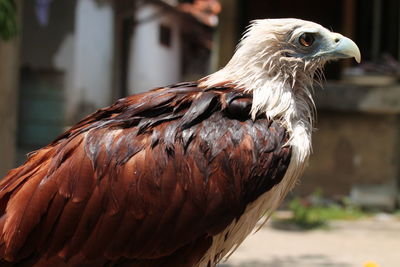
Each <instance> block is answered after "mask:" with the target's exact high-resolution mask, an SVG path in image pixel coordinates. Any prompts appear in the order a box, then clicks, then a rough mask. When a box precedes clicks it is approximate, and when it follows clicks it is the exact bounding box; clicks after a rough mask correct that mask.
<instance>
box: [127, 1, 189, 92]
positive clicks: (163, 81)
mask: <svg viewBox="0 0 400 267" xmlns="http://www.w3.org/2000/svg"><path fill="white" fill-rule="evenodd" d="M162 11H163V10H160V7H158V6H156V5H145V6H142V7H141V8H140V9H138V11H137V13H136V20H138V21H141V20H145V22H143V23H139V24H138V25H136V27H135V29H134V32H133V37H132V41H131V53H130V59H129V70H128V77H129V78H128V89H129V93H131V94H133V93H138V92H143V91H147V90H149V89H152V88H154V87H159V86H164V85H168V84H173V83H176V82H179V81H180V78H181V77H180V76H181V75H180V73H181V71H180V65H181V64H180V62H181V55H180V50H181V48H180V36H179V35H180V34H179V21H178V20H179V18H176V16H175V17H174V15H172V14H170V13H166V12H165V11H164V12H162ZM155 14H159V15H158V16H156V18H155V19H152V20H146V18H150V17H153V16H154V15H155ZM160 23H163V24H165V25H168V26H170V27H171V29H172V38H171V46H170V47H165V46H163V45H161V44H160V43H159V39H158V37H159V25H160Z"/></svg>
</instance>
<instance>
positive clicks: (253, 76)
mask: <svg viewBox="0 0 400 267" xmlns="http://www.w3.org/2000/svg"><path fill="white" fill-rule="evenodd" d="M234 59H235V57H234V58H233V59H232V60H233V61H234ZM232 60H231V62H230V63H229V64H228V65H227V66H226V67H225V68H223V69H221V70H220V71H218V72H216V73H214V74H211V75H210V76H208V77H207V78H206V79H204V80H203V81H202V84H201V85H202V86H205V87H213V86H215V85H220V84H227V83H230V84H231V85H232V86H236V87H238V88H242V89H243V88H244V89H245V90H246V91H248V92H251V93H252V94H253V105H252V109H251V115H252V117H253V119H255V118H256V116H257V115H259V114H261V113H264V114H265V115H266V116H267V117H268V118H270V119H272V120H276V121H279V122H280V123H281V124H282V125H283V126H284V127H285V128H286V129H287V130H288V132H289V134H290V140H289V143H288V145H290V146H292V158H293V162H295V163H297V164H299V165H302V164H303V163H304V162H305V161H306V159H307V158H308V156H309V155H310V153H311V132H312V128H313V118H314V110H315V107H314V102H313V100H312V97H311V93H310V89H309V88H312V82H313V76H314V73H315V70H313V69H309V68H304V66H303V68H302V71H297V69H299V68H288V70H284V69H282V68H280V69H279V70H280V71H276V70H275V69H272V68H271V67H270V68H269V69H268V71H266V70H265V67H266V64H263V66H259V65H257V64H256V63H254V64H246V66H243V68H237V67H234V65H233V63H235V62H233V63H232ZM270 66H274V64H270ZM240 69H241V71H237V70H240ZM297 164H296V165H297Z"/></svg>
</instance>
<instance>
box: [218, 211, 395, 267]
mask: <svg viewBox="0 0 400 267" xmlns="http://www.w3.org/2000/svg"><path fill="white" fill-rule="evenodd" d="M368 261H373V262H376V263H377V264H379V267H399V266H400V219H399V217H394V216H388V215H377V216H375V217H373V218H369V219H362V220H358V221H340V222H339V221H338V222H333V223H331V226H330V227H329V228H328V229H318V230H311V231H296V230H278V229H276V228H273V227H272V226H271V224H270V223H269V224H268V225H266V226H265V227H263V228H262V229H261V230H260V231H259V232H258V233H256V234H254V235H251V236H249V237H248V238H247V239H246V241H245V242H244V243H243V244H242V246H241V247H240V248H239V249H238V250H237V251H236V252H235V253H234V254H233V255H232V256H231V258H230V259H229V260H228V261H227V262H225V263H222V264H220V266H219V267H363V266H364V264H365V263H366V262H368Z"/></svg>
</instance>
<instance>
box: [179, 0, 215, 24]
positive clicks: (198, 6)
mask: <svg viewBox="0 0 400 267" xmlns="http://www.w3.org/2000/svg"><path fill="white" fill-rule="evenodd" d="M179 9H180V10H182V11H183V12H186V13H189V14H191V15H192V16H193V17H195V18H196V19H197V20H199V21H200V22H202V23H204V24H206V25H208V26H210V27H215V26H217V25H218V14H219V13H220V12H221V3H220V2H219V0H194V1H193V3H182V4H180V5H179Z"/></svg>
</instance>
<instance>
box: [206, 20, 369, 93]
mask: <svg viewBox="0 0 400 267" xmlns="http://www.w3.org/2000/svg"><path fill="white" fill-rule="evenodd" d="M351 57H354V58H355V59H356V61H357V62H360V60H361V55H360V50H359V49H358V47H357V45H356V44H355V43H354V42H353V41H352V40H350V39H349V38H347V37H345V36H343V35H341V34H339V33H335V32H331V31H329V30H328V29H326V28H324V27H322V26H321V25H319V24H317V23H314V22H310V21H305V20H300V19H264V20H255V21H253V22H252V23H251V24H250V26H249V28H248V30H247V31H246V33H245V34H244V36H243V38H242V40H241V41H240V43H239V45H238V47H237V50H236V52H235V54H234V56H233V57H232V59H231V60H230V62H229V63H228V64H227V66H226V67H225V68H224V69H223V73H221V74H223V75H224V76H225V79H226V78H228V77H229V79H230V80H231V81H233V82H235V83H236V84H240V85H241V86H244V87H246V88H249V87H255V88H258V87H259V86H260V82H263V80H264V78H267V79H271V78H273V79H279V80H280V81H281V82H288V83H289V84H291V85H292V87H295V85H296V83H297V84H298V85H299V86H301V87H303V86H305V85H310V83H312V81H313V78H314V75H315V74H316V73H318V71H319V70H321V69H322V68H323V66H324V65H325V63H326V62H327V61H330V60H335V59H340V58H351ZM215 76H216V77H214V78H218V79H219V80H221V79H222V77H218V76H219V75H218V74H217V75H215ZM211 78H213V77H212V76H211Z"/></svg>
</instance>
